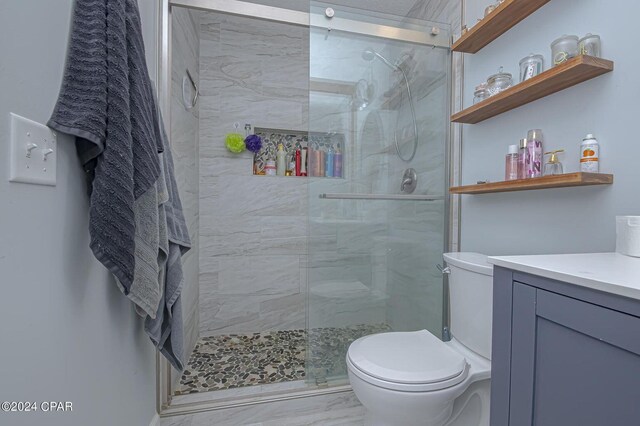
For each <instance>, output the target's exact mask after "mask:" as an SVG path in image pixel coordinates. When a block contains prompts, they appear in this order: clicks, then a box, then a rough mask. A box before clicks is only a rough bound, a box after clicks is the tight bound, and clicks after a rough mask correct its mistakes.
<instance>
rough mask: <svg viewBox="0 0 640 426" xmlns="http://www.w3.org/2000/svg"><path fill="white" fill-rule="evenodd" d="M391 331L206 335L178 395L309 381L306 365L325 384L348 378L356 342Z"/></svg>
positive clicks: (382, 326)
mask: <svg viewBox="0 0 640 426" xmlns="http://www.w3.org/2000/svg"><path fill="white" fill-rule="evenodd" d="M389 330H390V328H389V326H387V325H386V324H375V325H356V326H349V327H344V328H334V327H331V328H316V329H311V331H310V332H308V333H307V331H306V330H287V331H269V332H261V333H252V334H228V335H221V336H213V337H204V338H201V339H200V340H199V341H198V343H197V344H196V346H195V349H194V350H193V353H192V354H191V357H190V358H189V363H188V364H187V367H186V369H185V371H184V373H183V375H182V377H181V379H180V383H179V385H178V386H177V389H176V391H175V395H187V394H193V393H199V392H208V391H215V390H225V389H237V388H241V387H246V386H254V385H265V384H274V383H283V382H290V381H298V380H305V379H306V378H307V367H309V370H310V372H311V374H313V376H314V379H315V380H314V381H315V382H316V383H317V384H322V383H323V382H324V381H325V380H327V379H331V378H336V377H344V376H345V375H346V372H347V371H346V365H345V356H346V353H347V349H348V348H349V344H351V342H352V341H354V340H355V339H357V338H359V337H361V336H365V335H368V334H373V333H379V332H383V331H389ZM308 342H309V348H308V347H307V343H308Z"/></svg>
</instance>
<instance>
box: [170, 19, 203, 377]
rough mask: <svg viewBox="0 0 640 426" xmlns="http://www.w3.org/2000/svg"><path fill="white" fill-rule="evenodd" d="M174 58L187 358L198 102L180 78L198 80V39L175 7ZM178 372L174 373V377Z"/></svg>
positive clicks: (194, 270)
mask: <svg viewBox="0 0 640 426" xmlns="http://www.w3.org/2000/svg"><path fill="white" fill-rule="evenodd" d="M172 19H173V23H172V29H173V30H172V46H173V62H172V70H171V143H172V150H173V155H174V159H175V163H176V181H177V183H178V188H179V190H180V196H181V199H182V204H183V207H184V212H185V218H186V220H187V225H188V227H189V233H190V237H191V241H192V243H193V247H192V249H191V250H190V251H189V252H188V253H187V254H186V255H185V256H184V259H183V260H184V277H185V283H184V287H183V291H182V304H183V315H184V317H183V320H184V325H185V345H184V346H185V348H184V349H185V359H188V358H189V355H190V354H191V351H192V350H193V347H194V346H195V344H196V342H197V340H198V333H199V325H198V313H199V312H198V287H199V286H198V274H199V267H198V261H199V256H198V246H199V207H198V205H199V196H198V182H199V176H198V165H199V164H198V163H199V162H198V145H199V138H198V122H199V105H196V106H195V107H194V108H192V109H190V110H188V109H186V108H185V107H184V105H183V103H182V79H183V77H184V76H185V73H186V70H187V69H189V71H190V72H191V74H192V76H193V78H194V79H195V80H196V81H198V73H199V60H200V54H199V47H200V44H199V41H198V38H199V37H198V20H199V18H198V14H197V12H193V11H189V10H187V9H182V8H175V9H174V12H173V13H172ZM177 378H179V375H177V374H174V380H175V379H177Z"/></svg>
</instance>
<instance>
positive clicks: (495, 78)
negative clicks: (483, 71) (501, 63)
mask: <svg viewBox="0 0 640 426" xmlns="http://www.w3.org/2000/svg"><path fill="white" fill-rule="evenodd" d="M512 85H513V77H512V75H511V74H509V73H508V72H502V67H500V70H499V71H498V72H497V73H496V74H493V75H492V76H489V78H488V79H487V90H488V91H489V96H493V95H497V94H498V93H500V92H502V91H503V90H507V89H508V88H509V87H511V86H512Z"/></svg>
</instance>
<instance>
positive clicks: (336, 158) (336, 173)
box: [333, 145, 342, 178]
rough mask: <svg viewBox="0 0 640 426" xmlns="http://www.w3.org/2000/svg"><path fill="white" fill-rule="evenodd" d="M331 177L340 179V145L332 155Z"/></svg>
mask: <svg viewBox="0 0 640 426" xmlns="http://www.w3.org/2000/svg"><path fill="white" fill-rule="evenodd" d="M333 177H337V178H341V177H342V151H340V145H338V148H337V149H336V153H335V154H333Z"/></svg>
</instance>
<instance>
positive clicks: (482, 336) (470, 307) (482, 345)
mask: <svg viewBox="0 0 640 426" xmlns="http://www.w3.org/2000/svg"><path fill="white" fill-rule="evenodd" d="M443 257H444V260H445V262H447V265H448V266H449V269H450V270H451V273H450V274H449V315H450V320H451V324H450V328H449V331H450V332H451V335H452V336H453V337H455V338H456V340H458V341H459V342H460V343H462V344H463V345H465V346H466V347H468V348H469V349H471V350H472V351H474V352H476V353H478V354H479V355H482V356H483V357H485V358H487V359H491V324H492V315H493V314H492V312H493V265H491V264H490V263H488V262H487V256H485V255H483V254H479V253H464V252H463V253H445V254H444V255H443Z"/></svg>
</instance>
